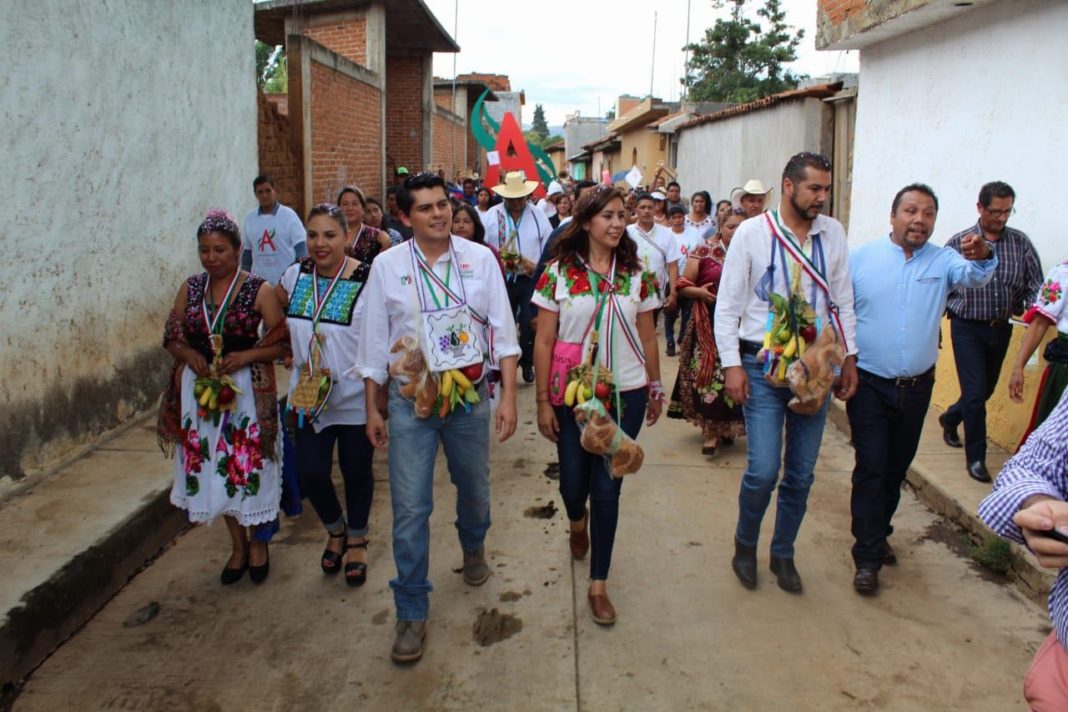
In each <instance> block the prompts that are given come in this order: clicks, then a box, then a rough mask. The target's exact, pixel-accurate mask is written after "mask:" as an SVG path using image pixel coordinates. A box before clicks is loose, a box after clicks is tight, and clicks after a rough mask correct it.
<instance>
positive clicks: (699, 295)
mask: <svg viewBox="0 0 1068 712" xmlns="http://www.w3.org/2000/svg"><path fill="white" fill-rule="evenodd" d="M744 219H745V211H743V210H742V209H741V208H732V210H731V212H730V213H728V214H727V215H726V216H725V218H724V221H723V222H722V223H721V224H720V226H719V230H718V231H717V232H716V234H715V235H713V236H712V237H711V238H709V239H708V241H707V242H706V243H705V244H703V245H701V246H700V247H698V248H697V249H695V250H694V251H693V252H691V253H690V256H689V258H688V259H687V260H686V269H685V270H684V272H683V275H682V276H681V277H680V278H679V281H678V283H677V284H678V289H679V295H680V296H683V297H687V298H689V299H690V300H691V304H692V309H691V312H690V321H689V323H688V324H687V326H686V331H685V332H684V333H683V336H682V341H681V342H680V344H679V375H678V377H677V378H676V379H675V388H674V389H673V390H672V392H671V405H670V406H669V407H668V417H669V418H685V419H686V420H687V421H689V422H690V423H693V424H694V425H696V426H697V427H699V428H701V436H702V443H701V452H703V453H704V454H706V455H714V454H715V452H716V447H717V446H718V445H719V444H720V443H721V442H722V443H723V444H724V445H729V444H730V443H731V442H732V441H733V440H734V439H735V438H737V437H739V436H740V435H744V434H745V419H744V417H743V416H742V407H741V406H740V405H737V404H734V403H731V402H729V399H728V398H727V393H726V391H724V390H723V370H722V368H721V366H720V361H719V354H718V353H717V351H716V341H715V337H714V336H713V330H712V324H713V317H714V314H715V310H716V292H717V291H718V289H719V280H720V277H721V276H722V275H723V260H724V259H725V258H726V256H727V248H728V246H729V245H730V244H731V238H732V237H733V236H734V231H735V230H737V229H738V226H739V225H741V224H742V220H744Z"/></svg>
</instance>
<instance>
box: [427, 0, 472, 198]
mask: <svg viewBox="0 0 1068 712" xmlns="http://www.w3.org/2000/svg"><path fill="white" fill-rule="evenodd" d="M459 30H460V0H454V3H453V11H452V39H453V41H454V42H456V41H458V40H457V37H456V33H457V32H459ZM458 54H459V52H453V53H452V111H453V113H456V55H458ZM431 83H433V82H431ZM461 113H466V111H465V112H461ZM450 131H452V170H453V172H454V173H455V171H456V126H455V124H454V125H453V127H452V128H451V129H450ZM464 156H465V157H466V156H467V132H466V131H465V132H464ZM464 169H465V170H466V169H467V166H464ZM452 177H453V179H454V180H455V179H456V176H455V175H454V176H452Z"/></svg>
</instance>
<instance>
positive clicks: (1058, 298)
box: [1009, 262, 1068, 445]
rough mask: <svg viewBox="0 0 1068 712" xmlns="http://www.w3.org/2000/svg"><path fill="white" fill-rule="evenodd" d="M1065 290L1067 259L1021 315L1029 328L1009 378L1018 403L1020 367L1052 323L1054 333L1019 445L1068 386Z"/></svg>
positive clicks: (1048, 276) (1021, 384)
mask: <svg viewBox="0 0 1068 712" xmlns="http://www.w3.org/2000/svg"><path fill="white" fill-rule="evenodd" d="M1065 289H1068V262H1062V263H1061V264H1059V265H1057V266H1056V267H1054V268H1053V269H1051V270H1050V271H1049V272H1048V273H1047V274H1046V280H1045V281H1044V282H1043V283H1042V288H1041V289H1039V290H1038V300H1037V301H1036V302H1035V304H1034V306H1032V307H1031V308H1030V309H1029V310H1028V312H1027V314H1026V315H1025V316H1024V321H1026V322H1027V323H1028V327H1027V331H1026V332H1025V333H1024V339H1023V343H1022V344H1020V353H1019V354H1018V355H1017V356H1016V363H1015V364H1014V365H1013V367H1012V375H1011V376H1010V377H1009V396H1010V397H1011V398H1012V399H1013V400H1014V401H1016V402H1017V403H1022V402H1023V387H1024V373H1023V370H1024V367H1025V366H1026V365H1027V362H1028V361H1029V360H1030V359H1031V355H1032V354H1033V353H1034V352H1035V349H1037V348H1038V345H1039V344H1040V343H1042V337H1043V336H1045V335H1046V331H1047V330H1048V329H1049V327H1050V326H1051V325H1056V329H1057V336H1056V337H1054V339H1053V340H1052V341H1050V342H1049V343H1048V344H1047V345H1046V350H1045V352H1044V353H1043V356H1044V357H1045V359H1046V364H1047V365H1046V370H1045V371H1043V372H1042V380H1041V381H1040V382H1039V385H1038V395H1036V396H1035V406H1034V409H1033V410H1032V412H1031V422H1030V423H1028V425H1027V430H1026V431H1025V432H1024V436H1023V438H1022V439H1021V440H1020V444H1021V445H1022V444H1023V441H1024V440H1026V439H1027V436H1028V435H1030V434H1031V432H1032V431H1033V430H1034V429H1035V428H1037V427H1038V426H1039V425H1041V424H1042V422H1043V421H1044V420H1045V419H1046V417H1047V416H1048V415H1049V414H1050V412H1051V411H1052V410H1053V408H1054V407H1055V406H1056V405H1057V403H1058V402H1059V401H1060V399H1061V394H1062V393H1064V389H1065V387H1066V386H1068V309H1065V301H1066V298H1065V293H1064V290H1065Z"/></svg>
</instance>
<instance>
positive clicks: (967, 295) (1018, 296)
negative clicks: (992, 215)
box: [946, 222, 1044, 321]
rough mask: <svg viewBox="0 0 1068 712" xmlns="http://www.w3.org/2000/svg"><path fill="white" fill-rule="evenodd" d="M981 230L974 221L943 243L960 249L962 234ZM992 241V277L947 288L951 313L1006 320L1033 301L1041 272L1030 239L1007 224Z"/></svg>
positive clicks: (948, 306)
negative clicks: (995, 257) (994, 266)
mask: <svg viewBox="0 0 1068 712" xmlns="http://www.w3.org/2000/svg"><path fill="white" fill-rule="evenodd" d="M982 234H983V231H982V230H981V229H980V228H979V223H978V222H976V223H975V225H972V226H971V227H970V228H968V229H967V230H964V231H962V232H958V233H957V234H956V235H954V236H953V237H951V238H949V241H948V242H946V247H948V248H950V249H951V250H956V251H957V252H960V241H961V238H963V237H964V236H966V235H982ZM993 244H994V246H995V247H994V249H995V250H997V253H998V266H997V269H995V270H994V277H993V279H991V280H990V281H989V282H988V283H987V284H986V285H985V286H982V287H975V288H971V289H969V288H966V287H958V288H956V289H954V290H953V291H952V292H950V293H949V301H948V302H947V303H946V308H947V309H949V311H950V313H952V314H955V315H957V316H959V317H962V318H964V319H979V320H981V321H994V320H1007V319H1008V318H1009V317H1010V316H1012V315H1013V314H1023V313H1024V311H1026V310H1027V308H1028V307H1030V306H1031V305H1032V304H1034V302H1035V297H1037V296H1038V288H1039V287H1041V286H1042V278H1043V276H1044V275H1043V273H1042V263H1041V261H1040V260H1039V259H1038V252H1037V251H1036V250H1035V246H1034V245H1032V244H1031V240H1029V239H1028V238H1027V235H1025V234H1024V233H1022V232H1020V231H1019V230H1014V229H1013V228H1011V227H1007V228H1005V230H1004V231H1002V233H1001V237H999V238H998V239H997V240H996V241H995V242H994V243H993Z"/></svg>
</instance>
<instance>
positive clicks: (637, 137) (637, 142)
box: [616, 126, 668, 183]
mask: <svg viewBox="0 0 1068 712" xmlns="http://www.w3.org/2000/svg"><path fill="white" fill-rule="evenodd" d="M660 137H661V134H660V133H658V132H656V131H650V130H649V129H647V128H645V127H644V126H643V127H641V128H637V129H634V130H633V131H627V132H626V133H624V134H621V135H620V137H619V139H620V150H619V158H620V167H619V168H617V169H616V170H617V171H621V170H623V169H624V168H626V169H630V167H631V166H634V165H637V166H638V170H640V171H641V172H642V176H643V180H644V182H646V183H647V182H649V181H650V180H652V178H653V173H654V172H655V171H656V164H657V162H658V161H663V162H664V163H667V158H668V156H667V146H668V142H667V140H666V136H665V141H664V150H660ZM635 150H637V156H638V160H637V162H636V163H635V161H634V155H635Z"/></svg>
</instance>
